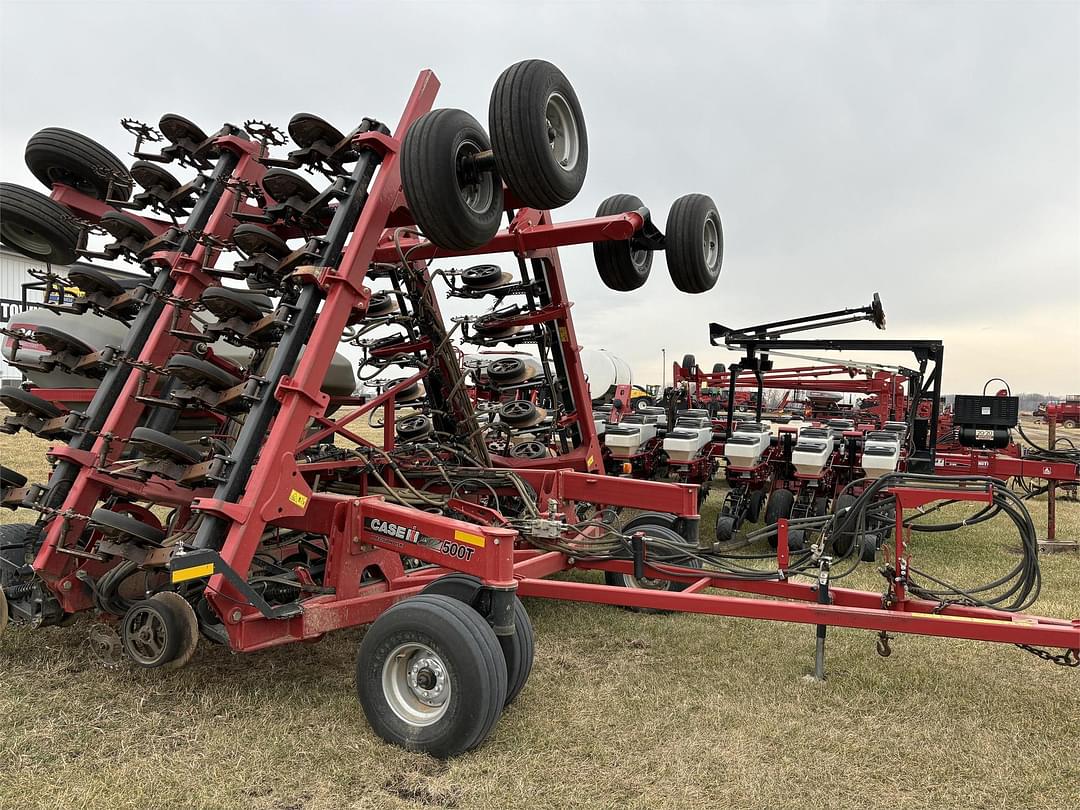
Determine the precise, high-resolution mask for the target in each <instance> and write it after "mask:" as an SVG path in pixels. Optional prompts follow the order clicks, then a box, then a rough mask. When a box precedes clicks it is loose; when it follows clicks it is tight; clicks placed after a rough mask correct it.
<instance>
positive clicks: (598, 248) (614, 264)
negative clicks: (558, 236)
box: [592, 194, 653, 292]
mask: <svg viewBox="0 0 1080 810" xmlns="http://www.w3.org/2000/svg"><path fill="white" fill-rule="evenodd" d="M643 207H644V204H643V203H642V202H641V200H640V199H638V198H637V197H635V196H634V195H633V194H615V195H614V196H612V197H608V198H607V199H606V200H604V201H603V202H602V203H600V207H599V208H597V209H596V216H598V217H608V216H612V215H613V214H625V213H626V212H627V211H636V210H638V209H639V208H643ZM592 249H593V260H594V261H595V262H596V271H597V272H598V273H599V274H600V280H601V281H603V282H604V286H606V287H608V288H609V289H612V290H618V291H619V292H630V290H636V289H637V288H638V287H640V286H642V285H643V284H644V283H645V282H646V281H647V280H648V278H649V273H650V272H651V271H652V260H653V252H652V251H651V250H645V249H644V248H635V247H634V246H633V245H632V244H631V242H630V240H626V241H625V242H613V241H606V242H593V246H592Z"/></svg>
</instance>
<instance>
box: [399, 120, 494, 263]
mask: <svg viewBox="0 0 1080 810" xmlns="http://www.w3.org/2000/svg"><path fill="white" fill-rule="evenodd" d="M490 149H491V142H490V141H489V140H488V136H487V133H485V132H484V128H483V127H482V126H480V123H479V122H478V121H477V120H476V119H475V118H473V117H472V116H471V115H469V114H468V113H467V112H465V111H464V110H454V109H442V110H432V111H431V112H429V113H426V114H425V115H422V116H420V118H418V119H417V120H416V121H415V122H414V123H413V125H412V126H411V127H409V131H408V132H407V133H406V134H405V142H404V144H402V154H401V185H402V190H403V191H404V193H405V199H406V201H407V202H408V204H409V210H410V211H412V213H413V215H414V217H415V218H416V224H417V225H419V226H420V230H421V231H423V232H424V236H426V237H427V238H428V239H430V240H431V241H432V242H434V243H435V244H436V245H438V246H439V247H443V248H447V249H450V250H469V249H470V248H474V247H479V246H480V245H482V244H484V243H485V242H488V241H490V240H491V238H492V237H493V236H494V235H495V234H496V232H497V231H498V230H499V222H500V221H501V219H502V214H503V190H502V183H501V182H500V181H499V177H498V175H497V174H496V173H495V171H494V168H493V167H487V166H485V165H482V164H481V162H480V161H479V160H478V159H477V156H478V155H480V154H481V153H482V152H487V151H489V150H490ZM448 158H449V159H448Z"/></svg>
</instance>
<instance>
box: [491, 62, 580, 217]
mask: <svg viewBox="0 0 1080 810" xmlns="http://www.w3.org/2000/svg"><path fill="white" fill-rule="evenodd" d="M488 128H489V129H490V130H491V142H492V145H493V149H494V152H495V164H496V166H498V168H499V175H500V176H501V177H502V178H503V179H504V180H505V181H506V185H507V186H508V187H509V188H510V190H511V191H513V192H514V195H515V196H516V197H517V198H518V199H519V200H520V201H521V203H522V204H523V205H527V206H528V207H529V208H537V209H541V210H544V209H549V208H558V207H559V206H562V205H566V204H567V203H568V202H570V201H571V200H572V199H574V197H576V196H577V195H578V192H579V191H581V186H582V185H583V184H584V183H585V173H586V171H587V169H588V166H589V138H588V135H587V133H586V131H585V117H584V115H582V112H581V105H580V104H579V103H578V98H577V93H575V92H574V88H573V86H572V85H571V84H570V82H569V81H568V80H567V78H566V76H564V75H563V72H562V71H561V70H559V69H558V68H557V67H555V65H553V64H551V63H550V62H545V61H543V60H541V59H528V60H526V61H524V62H518V63H516V64H513V65H511V66H510V67H508V68H507V69H506V70H504V71H503V72H502V75H501V76H499V78H498V79H497V80H496V82H495V87H494V88H492V91H491V101H490V103H489V105H488Z"/></svg>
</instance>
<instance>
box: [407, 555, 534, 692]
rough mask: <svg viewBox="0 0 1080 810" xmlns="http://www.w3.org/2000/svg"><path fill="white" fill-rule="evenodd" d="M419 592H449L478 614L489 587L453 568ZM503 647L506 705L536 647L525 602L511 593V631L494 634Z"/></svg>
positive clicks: (521, 683)
mask: <svg viewBox="0 0 1080 810" xmlns="http://www.w3.org/2000/svg"><path fill="white" fill-rule="evenodd" d="M421 593H437V594H442V595H443V596H449V597H451V598H452V599H456V600H457V601H459V602H464V603H465V604H466V605H468V606H469V607H471V608H472V609H473V610H476V611H477V612H478V613H480V615H484V614H485V613H486V611H487V605H486V604H485V602H486V599H487V597H488V593H489V592H488V591H487V590H486V589H485V588H484V583H483V582H481V581H480V579H479V577H474V576H472V575H471V574H463V573H460V572H454V573H452V574H447V575H446V576H444V577H439V578H438V579H436V580H434V581H432V582H430V583H429V584H428V585H426V586H425V587H424V590H423V591H421ZM497 638H498V639H499V646H500V647H502V651H503V660H504V661H505V663H506V701H505V703H504V704H503V705H505V706H509V705H510V704H511V703H513V702H514V698H516V697H517V696H518V693H519V692H520V691H521V690H522V688H524V686H525V682H526V681H527V680H528V679H529V673H530V672H532V666H533V655H534V650H535V642H534V633H533V626H532V621H530V619H529V614H528V612H526V610H525V606H524V605H523V604H522V603H521V600H520V599H518V597H517V596H515V597H514V634H513V635H511V636H497Z"/></svg>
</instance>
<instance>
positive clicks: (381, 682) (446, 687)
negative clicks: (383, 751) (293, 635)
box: [356, 594, 507, 758]
mask: <svg viewBox="0 0 1080 810" xmlns="http://www.w3.org/2000/svg"><path fill="white" fill-rule="evenodd" d="M506 686H507V677H506V665H505V663H504V661H503V653H502V648H501V647H500V646H499V640H498V638H497V637H496V635H495V633H494V631H493V630H492V629H491V627H490V626H489V625H488V623H487V621H486V620H485V619H484V618H483V617H482V616H481V615H480V614H479V613H477V612H476V611H475V610H473V609H472V608H471V607H469V606H468V605H464V604H462V603H461V602H459V601H458V600H456V599H454V598H452V597H449V596H443V595H441V594H421V595H419V596H414V597H412V598H411V599H406V600H404V601H402V602H399V603H397V604H396V605H394V606H393V607H391V608H389V609H388V610H386V611H385V612H384V613H382V615H380V616H379V618H377V619H376V620H375V622H374V623H373V624H372V625H371V628H370V629H369V630H368V631H367V633H366V634H365V635H364V639H363V641H362V642H361V644H360V651H359V654H358V655H357V661H356V689H357V693H358V696H359V698H360V704H361V706H362V707H363V709H364V714H365V715H366V716H367V719H368V722H369V723H370V724H371V727H372V729H373V730H374V731H375V733H376V734H378V735H379V736H380V737H382V738H383V739H384V740H386V741H387V742H390V743H394V744H395V745H399V746H401V747H403V748H406V749H408V750H410V751H422V752H424V753H427V754H430V755H431V756H434V757H438V758H446V757H452V756H455V755H457V754H461V753H464V752H465V751H468V750H470V749H472V748H475V747H476V746H477V745H479V744H480V743H481V742H483V741H484V739H485V738H486V737H487V736H488V734H489V733H490V732H491V729H492V728H493V727H494V725H495V722H496V721H497V720H498V719H499V715H500V714H501V713H502V708H503V705H504V704H505V702H506Z"/></svg>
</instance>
